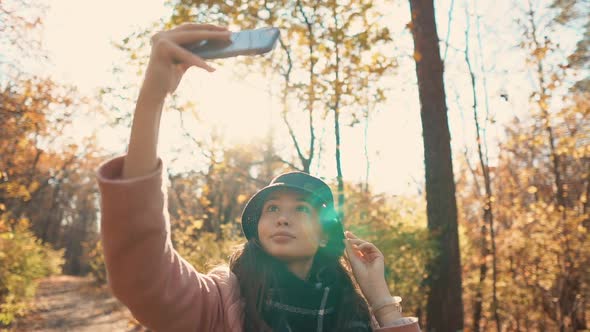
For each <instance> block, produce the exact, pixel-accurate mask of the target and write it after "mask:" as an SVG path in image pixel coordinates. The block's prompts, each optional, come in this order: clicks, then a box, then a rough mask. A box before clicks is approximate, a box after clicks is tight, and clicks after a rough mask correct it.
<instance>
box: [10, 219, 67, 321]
mask: <svg viewBox="0 0 590 332" xmlns="http://www.w3.org/2000/svg"><path fill="white" fill-rule="evenodd" d="M62 265H63V250H54V249H52V248H51V247H50V246H49V245H47V244H43V243H41V241H40V240H39V239H38V238H36V237H35V236H34V235H33V233H32V232H31V231H30V229H29V221H28V220H27V219H25V218H23V219H19V220H15V219H8V217H7V216H6V215H0V326H2V325H5V326H6V325H9V324H10V323H11V322H12V321H13V320H14V319H15V317H17V316H20V315H23V314H24V313H25V312H26V309H27V306H26V302H27V300H29V299H30V298H32V297H33V296H34V295H35V290H36V287H37V280H38V279H39V278H41V277H45V276H49V275H53V274H58V273H60V272H61V267H62Z"/></svg>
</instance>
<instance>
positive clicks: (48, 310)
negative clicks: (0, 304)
mask: <svg viewBox="0 0 590 332" xmlns="http://www.w3.org/2000/svg"><path fill="white" fill-rule="evenodd" d="M31 308H32V311H31V312H30V313H29V314H27V315H26V316H25V317H22V318H21V319H19V320H18V321H17V322H16V323H15V324H14V326H13V328H12V329H10V331H15V332H17V331H18V332H24V331H27V332H28V331H44V332H50V331H51V332H53V331H56V332H57V331H60V332H61V331H76V332H78V331H80V332H117V331H147V330H146V329H144V328H142V327H141V326H138V325H137V323H136V322H135V320H134V319H133V317H132V316H131V314H130V313H129V311H128V310H127V309H126V308H125V307H124V306H123V305H122V304H121V303H120V302H118V301H117V300H116V299H115V298H114V297H112V296H111V295H110V293H109V291H108V289H107V288H106V287H105V286H97V285H96V284H95V283H94V282H93V280H92V279H91V278H84V277H73V276H54V277H50V278H46V279H43V280H41V281H40V284H39V288H38V290H37V295H36V296H35V299H34V300H33V301H32V303H31Z"/></svg>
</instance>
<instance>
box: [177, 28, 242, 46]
mask: <svg viewBox="0 0 590 332" xmlns="http://www.w3.org/2000/svg"><path fill="white" fill-rule="evenodd" d="M168 34H169V38H170V40H171V41H172V42H174V43H175V44H179V45H183V44H190V43H194V42H197V41H200V40H206V39H217V40H229V39H230V36H231V32H229V31H227V30H226V31H210V30H177V31H170V32H169V33H168Z"/></svg>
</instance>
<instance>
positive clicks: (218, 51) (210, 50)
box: [185, 28, 280, 59]
mask: <svg viewBox="0 0 590 332" xmlns="http://www.w3.org/2000/svg"><path fill="white" fill-rule="evenodd" d="M279 34H280V33H279V29H277V28H261V29H255V30H243V31H238V32H233V33H232V34H231V36H230V40H213V39H208V40H203V41H200V42H198V43H194V44H189V45H186V46H185V48H186V49H187V50H189V51H191V52H192V53H194V54H196V55H198V56H200V57H201V58H203V59H221V58H229V57H235V56H239V55H258V54H264V53H267V52H270V51H272V50H273V49H274V47H275V46H276V43H277V40H278V38H279Z"/></svg>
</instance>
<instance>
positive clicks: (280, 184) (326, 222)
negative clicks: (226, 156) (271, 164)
mask: <svg viewBox="0 0 590 332" xmlns="http://www.w3.org/2000/svg"><path fill="white" fill-rule="evenodd" d="M279 188H288V189H292V190H296V191H299V192H302V193H304V194H309V197H310V198H311V200H312V203H313V204H312V205H313V206H315V207H319V209H318V210H319V211H318V213H319V216H320V223H321V225H322V229H323V231H324V234H326V235H327V236H328V245H327V246H328V247H329V246H331V245H332V246H334V245H335V246H337V247H338V250H340V249H343V248H344V244H343V242H342V240H343V239H344V230H343V228H342V223H341V222H340V220H339V218H338V214H337V213H336V210H335V209H334V196H333V195H332V190H331V189H330V187H329V186H328V185H327V184H326V183H325V182H324V181H322V180H321V179H319V178H317V177H315V176H312V175H309V174H307V173H304V172H289V173H283V174H280V175H278V176H277V177H275V178H274V179H272V181H270V183H269V184H268V185H267V186H266V187H264V188H262V189H260V190H259V191H258V192H256V193H255V194H254V195H252V197H250V199H249V200H248V203H246V206H245V207H244V210H243V211H242V231H243V232H244V235H245V236H246V238H247V239H248V240H250V239H251V238H253V237H254V238H257V237H258V219H259V218H260V214H261V210H262V206H263V205H264V202H265V201H266V198H267V197H268V195H269V194H270V193H271V192H273V191H274V190H276V189H279ZM341 247H342V248H341Z"/></svg>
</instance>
